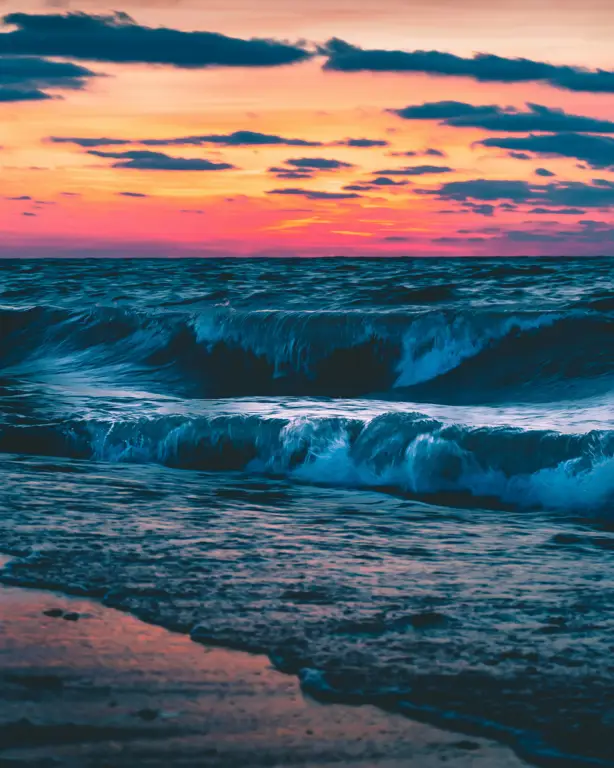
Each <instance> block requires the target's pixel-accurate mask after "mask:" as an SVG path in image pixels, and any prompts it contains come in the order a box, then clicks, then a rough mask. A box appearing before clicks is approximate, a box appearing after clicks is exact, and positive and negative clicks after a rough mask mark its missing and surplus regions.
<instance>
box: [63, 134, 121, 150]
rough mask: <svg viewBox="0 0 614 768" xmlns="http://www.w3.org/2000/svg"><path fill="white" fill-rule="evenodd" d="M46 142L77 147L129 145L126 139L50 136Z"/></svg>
mask: <svg viewBox="0 0 614 768" xmlns="http://www.w3.org/2000/svg"><path fill="white" fill-rule="evenodd" d="M48 141H50V142H51V143H52V144H76V145H77V146H78V147H84V148H88V147H123V146H126V145H127V144H131V142H130V141H128V140H127V139H108V138H106V137H100V138H79V137H74V136H50V137H49V139H48Z"/></svg>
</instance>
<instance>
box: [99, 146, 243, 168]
mask: <svg viewBox="0 0 614 768" xmlns="http://www.w3.org/2000/svg"><path fill="white" fill-rule="evenodd" d="M88 155H94V156H95V157H110V158H113V159H115V160H118V161H119V162H117V163H113V166H112V167H113V168H128V169H133V170H139V171H226V170H229V169H231V168H234V166H233V165H230V163H215V162H212V161H211V160H203V159H200V158H188V157H171V156H170V155H165V154H164V153H163V152H149V151H146V150H145V151H138V150H135V151H132V152H102V151H99V150H94V149H90V150H89V151H88Z"/></svg>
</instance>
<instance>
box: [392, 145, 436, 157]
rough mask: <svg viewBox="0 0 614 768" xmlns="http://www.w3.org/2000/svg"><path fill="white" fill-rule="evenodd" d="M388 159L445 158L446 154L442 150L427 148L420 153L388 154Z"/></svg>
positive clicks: (411, 151)
mask: <svg viewBox="0 0 614 768" xmlns="http://www.w3.org/2000/svg"><path fill="white" fill-rule="evenodd" d="M387 154H388V155H389V156H390V157H447V154H446V153H445V152H444V151H443V149H435V148H433V147H427V148H426V149H422V150H420V151H418V150H415V149H410V150H408V151H407V152H388V153H387Z"/></svg>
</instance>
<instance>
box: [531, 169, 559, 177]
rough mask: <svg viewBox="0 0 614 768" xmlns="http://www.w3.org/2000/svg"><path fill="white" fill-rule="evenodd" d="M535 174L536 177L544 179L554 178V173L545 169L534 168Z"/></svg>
mask: <svg viewBox="0 0 614 768" xmlns="http://www.w3.org/2000/svg"><path fill="white" fill-rule="evenodd" d="M535 174H536V175H537V176H544V177H547V176H556V173H553V172H552V171H549V170H548V169H547V168H536V169H535Z"/></svg>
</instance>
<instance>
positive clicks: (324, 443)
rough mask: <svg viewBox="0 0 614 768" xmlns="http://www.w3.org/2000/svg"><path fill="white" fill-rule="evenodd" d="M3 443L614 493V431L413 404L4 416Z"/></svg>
mask: <svg viewBox="0 0 614 768" xmlns="http://www.w3.org/2000/svg"><path fill="white" fill-rule="evenodd" d="M0 450H1V451H4V452H8V453H20V454H40V455H53V456H64V457H69V458H78V459H94V460H99V461H106V462H138V463H149V462H153V463H160V464H165V465H167V466H171V467H175V468H181V469H193V470H205V471H243V472H247V473H254V474H265V475H271V476H282V477H288V478H292V479H296V480H299V481H303V482H308V483H313V484H322V485H329V486H342V487H353V488H373V489H380V490H385V491H391V492H394V493H401V494H408V495H410V496H412V497H416V498H424V499H427V500H428V499H430V500H436V501H438V502H439V503H445V504H449V505H459V504H462V503H463V500H464V502H465V503H469V502H470V500H473V502H474V503H475V499H476V498H477V499H479V500H480V505H481V506H484V507H489V506H493V507H500V506H501V505H509V506H512V507H519V508H551V509H552V508H559V509H578V510H580V509H583V510H600V509H602V508H604V507H606V506H607V505H608V504H611V503H612V501H614V431H611V430H594V431H591V432H587V433H584V434H563V433H560V432H556V431H545V430H543V431H540V430H523V429H521V428H512V427H481V428H478V427H468V426H462V425H458V424H444V423H442V422H440V421H437V420H436V419H432V418H430V417H428V416H425V415H423V414H420V413H398V412H397V413H385V414H382V415H380V416H376V417H373V418H371V419H358V418H343V417H331V416H327V417H319V418H318V417H313V416H309V417H305V416H299V417H293V418H279V417H268V416H267V417H263V416H259V415H241V414H230V415H229V414H226V415H218V416H198V417H194V418H188V417H186V416H178V415H177V416H156V417H148V418H140V419H138V418H137V419H127V420H103V419H83V420H78V419H77V420H67V421H63V422H59V423H55V424H46V425H31V426H16V425H12V426H5V427H4V428H1V429H0Z"/></svg>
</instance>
